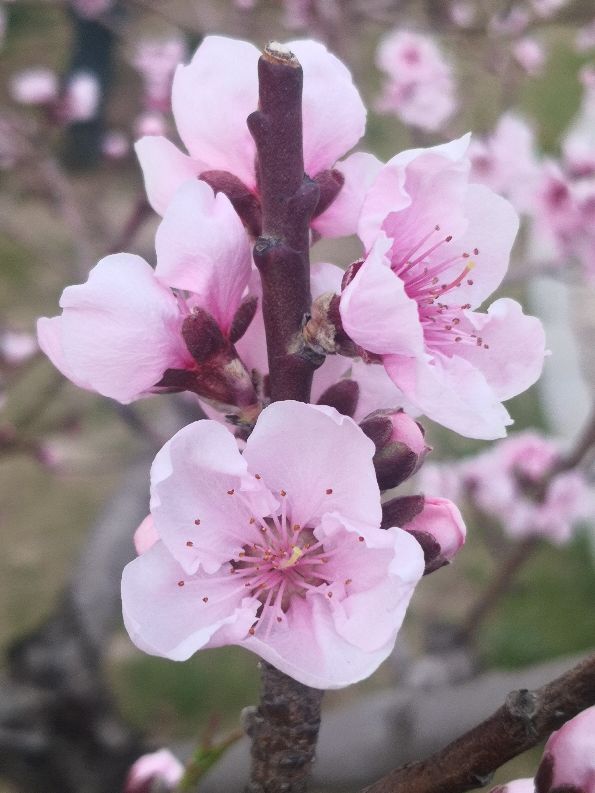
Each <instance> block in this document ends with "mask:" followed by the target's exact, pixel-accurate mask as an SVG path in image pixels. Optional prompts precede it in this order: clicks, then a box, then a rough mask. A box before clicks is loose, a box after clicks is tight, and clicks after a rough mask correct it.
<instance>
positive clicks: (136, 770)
mask: <svg viewBox="0 0 595 793" xmlns="http://www.w3.org/2000/svg"><path fill="white" fill-rule="evenodd" d="M183 776H184V766H183V765H182V763H180V761H179V760H178V759H177V757H175V756H174V755H173V754H172V753H171V752H170V751H169V749H159V751H157V752H152V753H151V754H144V755H143V756H142V757H139V758H138V760H136V761H135V762H134V763H133V764H132V766H131V767H130V771H129V772H128V777H127V778H126V782H125V784H124V793H150V792H151V790H153V787H154V786H155V785H157V784H158V785H159V790H162V791H163V793H165V791H170V790H171V791H173V790H175V789H176V788H177V786H178V784H179V783H180V781H181V779H182V777H183Z"/></svg>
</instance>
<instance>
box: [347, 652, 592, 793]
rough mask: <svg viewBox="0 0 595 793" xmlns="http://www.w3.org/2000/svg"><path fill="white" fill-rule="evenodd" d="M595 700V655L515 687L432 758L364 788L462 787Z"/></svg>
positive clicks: (422, 790)
mask: <svg viewBox="0 0 595 793" xmlns="http://www.w3.org/2000/svg"><path fill="white" fill-rule="evenodd" d="M592 705H595V655H592V656H590V657H589V658H587V659H586V660H585V661H583V662H582V663H580V664H578V666H575V667H574V668H573V669H571V670H570V671H569V672H566V674H564V675H562V676H561V677H558V678H557V679H556V680H553V681H552V682H551V683H548V684H547V685H545V686H543V687H542V688H538V689H536V690H535V691H528V690H527V689H521V690H519V691H513V692H512V693H511V694H509V695H508V697H507V698H506V702H505V703H504V705H502V706H501V707H500V708H498V710H497V711H496V712H495V713H494V714H493V715H492V716H490V718H488V719H486V721H484V722H482V723H481V724H479V725H478V726H477V727H474V728H473V729H472V730H471V731H470V732H468V733H466V734H465V735H462V736H461V737H460V738H458V739H457V740H456V741H454V742H453V743H451V744H450V745H449V746H447V747H446V748H445V749H443V750H442V751H440V752H437V753H436V754H434V755H432V756H431V757H429V758H428V759H427V760H423V761H421V762H417V763H412V764H410V765H406V766H403V767H401V768H397V769H395V770H394V771H391V772H390V774H388V775H387V776H385V777H383V778H382V779H380V780H379V781H378V782H376V783H374V784H373V785H371V786H370V787H367V788H365V789H364V790H363V791H362V793H463V792H464V791H466V790H472V789H473V788H477V787H482V786H483V785H486V784H487V783H488V782H489V781H490V779H491V778H492V775H493V773H494V772H495V771H496V770H497V769H498V768H500V766H501V765H504V763H506V762H508V761H509V760H511V759H512V758H513V757H516V756H517V755H519V754H521V753H522V752H525V751H526V750H527V749H531V748H532V747H533V746H536V745H537V744H538V743H540V742H541V741H542V740H544V739H545V738H547V737H548V735H550V733H551V732H553V731H554V730H557V729H558V728H559V727H561V726H562V724H564V722H566V721H568V720H569V719H571V718H573V717H574V716H576V715H577V713H580V712H581V711H582V710H584V709H585V708H588V707H591V706H592Z"/></svg>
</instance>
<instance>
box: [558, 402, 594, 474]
mask: <svg viewBox="0 0 595 793" xmlns="http://www.w3.org/2000/svg"><path fill="white" fill-rule="evenodd" d="M594 446H595V408H593V411H592V413H591V418H590V419H589V421H588V423H587V425H586V427H585V429H584V431H583V432H582V433H581V436H580V438H579V439H578V441H577V442H576V445H575V447H574V448H573V449H572V450H571V451H570V452H569V453H568V454H567V455H566V456H565V457H562V459H561V460H560V461H559V463H558V464H557V465H556V466H554V469H553V471H552V475H555V474H559V473H562V472H563V471H570V470H571V469H573V468H577V467H578V466H579V465H580V464H581V463H582V462H583V460H584V459H585V457H586V456H587V455H588V453H589V452H590V451H591V450H592V449H593V447H594Z"/></svg>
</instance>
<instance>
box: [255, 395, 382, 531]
mask: <svg viewBox="0 0 595 793" xmlns="http://www.w3.org/2000/svg"><path fill="white" fill-rule="evenodd" d="M374 451H375V447H374V444H373V443H372V442H371V441H370V440H369V439H368V438H367V437H366V436H365V435H364V433H363V432H362V431H361V430H360V428H359V427H358V426H357V424H355V422H353V421H352V420H351V419H349V418H347V417H346V416H342V415H341V414H339V413H337V411H336V410H334V409H333V408H328V407H322V406H316V405H305V404H302V403H301V402H293V401H286V402H275V403H273V404H272V405H269V406H268V407H267V408H265V409H264V410H263V412H262V413H261V414H260V417H259V419H258V422H257V424H256V427H255V429H254V431H253V432H252V434H251V435H250V437H249V438H248V442H247V444H246V450H245V451H244V460H245V461H246V462H247V463H248V467H249V469H250V471H251V472H252V473H253V474H256V473H258V474H260V475H261V476H262V478H263V480H264V482H265V483H266V484H267V486H268V487H269V488H270V489H271V490H272V491H273V492H274V493H275V494H276V493H280V491H282V490H284V491H285V492H286V493H287V496H286V498H287V501H288V505H289V512H290V514H291V516H292V521H294V522H295V523H298V524H301V525H302V526H306V525H308V524H309V523H311V522H312V521H313V520H316V519H318V518H320V517H321V516H322V515H324V514H325V513H328V512H333V511H336V512H338V513H339V514H341V515H342V516H344V517H345V519H347V520H350V521H352V522H353V523H358V522H359V523H361V524H363V525H372V526H374V525H380V515H381V510H380V496H379V491H378V484H377V482H376V475H375V473H374V467H373V465H372V456H373V455H374Z"/></svg>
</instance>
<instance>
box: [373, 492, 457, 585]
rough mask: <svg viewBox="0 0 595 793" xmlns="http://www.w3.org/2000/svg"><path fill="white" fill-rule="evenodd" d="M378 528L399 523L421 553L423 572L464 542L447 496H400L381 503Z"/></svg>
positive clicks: (441, 562)
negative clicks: (380, 520)
mask: <svg viewBox="0 0 595 793" xmlns="http://www.w3.org/2000/svg"><path fill="white" fill-rule="evenodd" d="M381 525H382V528H383V529H386V528H388V527H389V526H399V527H400V528H402V529H404V530H405V531H406V532H408V533H409V534H412V535H413V536H414V537H415V539H416V540H417V541H418V542H419V544H420V545H421V547H422V550H423V552H424V557H425V560H426V568H425V572H424V575H427V574H428V573H433V572H434V571H435V570H438V569H439V568H440V567H443V566H444V565H445V564H448V563H449V562H450V561H451V560H452V559H453V557H454V556H455V555H456V554H457V552H458V551H459V550H460V549H461V547H462V546H463V545H464V543H465V537H466V534H467V529H466V527H465V523H464V521H463V518H462V516H461V513H460V512H459V510H458V508H457V506H456V505H455V504H453V502H452V501H449V500H448V499H447V498H425V497H424V496H404V497H402V498H393V499H391V500H390V501H387V502H386V503H385V504H383V505H382V524H381Z"/></svg>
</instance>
